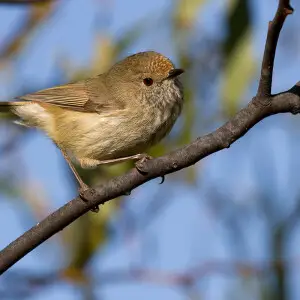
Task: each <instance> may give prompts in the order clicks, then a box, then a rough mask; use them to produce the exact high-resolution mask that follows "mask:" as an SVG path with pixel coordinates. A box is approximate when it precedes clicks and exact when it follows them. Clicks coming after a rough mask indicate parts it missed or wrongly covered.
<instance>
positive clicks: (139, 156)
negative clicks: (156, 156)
mask: <svg viewBox="0 0 300 300" xmlns="http://www.w3.org/2000/svg"><path fill="white" fill-rule="evenodd" d="M151 158H152V157H151V156H150V155H148V154H145V153H140V154H135V155H131V156H126V157H120V158H115V159H108V160H100V161H98V163H97V166H101V165H106V164H113V163H121V162H125V161H129V160H135V161H137V163H138V162H140V161H145V160H148V159H151Z"/></svg>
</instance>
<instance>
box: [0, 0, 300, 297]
mask: <svg viewBox="0 0 300 300" xmlns="http://www.w3.org/2000/svg"><path fill="white" fill-rule="evenodd" d="M97 2H99V3H98V4H97V5H98V6H99V9H98V13H99V11H100V13H99V15H97V13H96V12H97V10H96V9H95V7H96V3H97ZM171 3H172V1H160V0H152V1H137V0H129V1H126V5H124V1H122V0H115V1H112V2H111V4H110V1H97V0H73V1H66V2H65V4H64V5H63V9H61V10H60V11H59V12H58V13H57V14H56V15H55V17H54V18H52V19H51V20H50V21H49V22H47V24H45V25H44V26H43V28H41V29H40V30H38V31H37V32H36V33H35V35H34V36H33V37H32V42H31V43H28V45H27V46H26V50H25V52H24V53H23V54H22V55H21V56H20V57H17V58H16V59H15V61H14V64H15V66H17V68H16V69H17V70H18V72H15V71H14V72H12V73H11V74H9V72H1V73H0V98H1V99H3V100H5V99H6V98H7V97H10V96H12V95H14V93H15V92H16V91H17V90H19V89H21V88H22V87H24V86H26V85H27V84H29V85H32V83H34V85H35V86H37V87H45V86H47V84H49V82H51V81H52V80H53V78H55V74H56V72H57V61H58V59H59V58H60V57H67V58H68V59H71V61H72V62H74V63H75V64H76V65H77V66H78V67H82V66H84V65H86V64H88V62H89V59H90V56H91V53H92V47H93V43H92V40H93V33H94V24H95V22H96V21H97V20H98V21H97V22H99V17H101V6H105V5H106V6H110V5H111V15H110V16H111V18H109V20H108V21H107V22H104V23H103V24H102V23H100V24H99V26H100V27H101V30H103V31H106V32H108V33H109V34H112V35H113V36H119V35H122V32H123V30H124V28H125V29H126V28H130V27H131V25H132V24H135V22H136V20H141V19H143V18H145V17H146V18H147V22H149V25H150V27H151V22H154V23H155V22H157V20H160V18H161V17H162V12H163V11H164V10H165V9H166V8H167V7H168V6H169V5H170V4H171ZM223 4H224V3H223V2H222V1H221V0H217V1H214V2H213V4H212V5H211V9H212V10H211V11H210V13H211V15H213V16H218V15H220V14H221V12H222V9H223V8H224V6H223ZM295 5H297V3H295ZM275 9H276V1H275V0H268V1H259V0H256V1H254V2H253V5H252V10H253V11H254V12H255V13H254V14H253V22H254V51H255V56H256V58H257V60H258V63H259V62H260V60H261V57H262V52H263V47H264V40H265V35H266V28H267V22H268V21H269V20H270V19H271V18H272V17H273V15H274V12H275ZM299 9H300V7H299ZM23 13H24V8H23V7H15V8H11V7H8V6H6V7H5V6H3V7H1V8H0V20H1V21H0V22H1V26H0V41H1V40H4V39H5V37H6V35H7V34H8V33H9V32H10V30H11V29H12V28H14V26H16V24H17V21H18V19H19V18H20V16H21V15H23ZM86 16H89V17H88V18H87V17H86ZM202 16H203V19H201V18H200V17H202ZM97 18H98V19H97ZM297 19H298V20H297ZM299 20H300V18H298V17H297V15H296V14H295V15H294V16H293V17H291V18H288V21H287V25H286V26H287V27H288V26H296V25H297V24H298V26H299V25H300V24H299V23H300V21H299ZM218 23H220V20H218V19H215V18H209V14H207V13H206V14H203V15H202V14H201V16H200V15H199V21H197V26H199V27H201V25H203V24H205V26H204V29H203V30H207V31H211V32H212V34H214V33H215V34H217V33H218V27H217V26H216V24H218ZM97 24H98V23H97ZM285 30H286V28H284V30H283V35H284V34H285ZM161 31H162V32H165V31H166V32H165V33H163V35H164V34H165V35H166V34H167V30H165V29H164V28H162V29H161ZM285 39H287V37H285ZM35 41H38V46H37V43H36V42H35ZM297 41H298V43H299V39H298V40H297ZM281 45H282V44H280V45H279V48H278V52H277V57H276V65H275V77H274V88H273V91H274V92H279V91H282V90H285V89H288V88H290V87H291V86H293V84H295V83H296V82H297V81H298V79H299V63H300V51H299V44H295V45H294V46H295V47H294V48H293V49H291V50H289V53H287V52H286V51H281V50H282V49H283V47H281ZM149 48H151V49H155V50H157V51H160V52H162V53H164V54H166V55H169V56H171V57H172V55H173V51H172V47H171V46H170V45H169V44H168V43H165V42H164V38H163V37H161V35H159V36H156V35H155V34H154V35H148V34H146V33H145V38H142V39H141V40H140V41H139V42H138V43H137V44H135V45H133V47H132V48H131V49H130V51H131V52H136V51H141V50H145V49H149ZM254 87H256V83H255V84H254ZM253 93H254V90H252V91H251V95H253ZM298 118H299V117H297V116H290V115H286V116H275V117H272V118H269V119H267V120H264V121H263V122H261V123H260V124H258V125H257V126H256V127H255V128H254V129H253V130H251V131H250V132H249V134H247V136H245V137H244V138H242V139H241V140H239V141H238V142H236V143H235V144H234V145H233V146H232V147H231V148H230V149H229V150H226V151H222V152H220V153H217V154H214V155H212V156H211V157H209V158H207V159H205V160H204V161H203V163H201V164H199V165H198V167H199V170H198V172H199V181H198V182H197V185H196V186H195V187H189V186H186V185H184V184H180V183H178V186H176V187H175V186H174V185H173V184H172V182H171V183H170V182H168V181H167V182H166V183H165V184H164V185H163V186H159V185H158V184H157V182H156V181H154V182H150V183H148V184H146V185H145V186H143V187H141V188H139V189H138V190H137V191H136V192H134V193H133V195H132V196H131V197H130V199H129V200H128V204H127V205H128V209H131V210H132V211H133V212H134V213H141V214H142V213H143V210H144V209H145V207H144V202H143V199H141V198H145V201H146V203H147V201H148V200H147V199H148V198H149V199H150V198H151V197H152V196H151V195H156V196H155V197H158V198H161V201H167V200H168V201H170V204H169V205H168V206H167V208H166V209H164V210H163V212H162V213H161V214H160V215H159V216H157V218H156V219H155V220H154V221H153V222H151V224H150V225H149V226H146V228H145V230H144V231H142V232H138V233H137V236H136V243H134V244H133V246H132V247H131V246H130V245H127V244H126V243H124V240H122V237H120V238H119V239H118V238H116V240H113V241H111V243H109V245H107V247H106V249H103V250H102V251H101V252H100V253H98V254H97V255H96V257H95V258H94V261H93V263H92V265H91V266H90V268H91V272H92V273H93V274H95V277H97V275H96V274H97V272H99V271H101V270H102V271H104V270H110V269H111V268H125V267H126V266H128V264H133V265H136V266H140V265H143V266H147V267H149V268H154V269H159V270H168V271H184V270H189V269H190V268H192V267H193V266H194V264H195V262H201V261H207V260H213V259H216V258H225V259H228V258H230V257H232V256H234V254H233V253H231V252H230V247H228V245H226V243H225V241H224V236H225V235H226V227H225V226H223V224H222V223H220V222H219V221H218V220H217V219H215V215H214V212H213V210H210V209H209V206H208V205H207V204H206V199H207V198H208V197H207V195H208V193H209V191H210V188H211V186H213V187H214V188H217V189H218V190H220V191H221V192H222V193H224V194H226V195H230V197H229V198H230V201H232V202H233V203H236V204H237V205H238V206H239V207H241V208H244V210H245V211H247V210H249V211H252V210H255V207H256V205H257V203H255V201H254V200H253V199H256V198H255V196H256V195H257V193H259V192H263V193H266V194H268V195H270V197H271V199H272V201H276V202H278V203H282V202H283V201H284V205H281V207H282V210H281V211H280V212H278V213H282V214H287V213H288V210H289V209H290V208H291V207H292V204H293V199H294V197H295V196H296V195H297V194H298V193H299V187H298V176H297V173H298V170H299V164H300V160H299V161H298V159H297V157H298V153H299V150H300V144H299V140H300V139H299V131H298V128H299V120H298ZM0 134H3V135H5V133H3V131H1V132H0ZM20 155H21V156H22V158H23V162H24V164H25V166H24V168H25V169H26V170H27V173H26V179H27V180H29V179H31V180H38V182H39V183H40V184H41V185H42V186H43V187H44V188H45V190H46V193H47V197H48V198H49V199H51V204H50V207H51V208H52V209H55V208H58V207H60V206H61V205H63V204H64V203H65V202H66V201H68V200H70V199H71V198H72V197H74V196H75V194H74V191H73V190H72V188H71V186H69V181H68V179H67V178H66V176H67V173H66V171H65V168H62V167H61V166H62V164H63V163H64V162H63V159H62V157H61V155H60V152H59V150H57V149H56V148H55V146H54V145H53V144H52V143H51V141H50V140H48V139H47V138H46V137H45V136H44V135H43V134H41V133H35V134H34V135H31V138H30V139H25V141H24V142H22V152H21V153H20ZM1 161H2V159H1V158H0V163H1ZM146 195H147V197H146ZM170 199H171V200H170ZM141 200H142V201H141ZM18 206H19V203H17V202H12V201H9V200H7V201H5V198H3V197H2V196H1V201H0V207H1V210H0V211H1V217H0V228H7V230H5V234H0V246H1V247H4V246H5V245H7V244H8V243H9V241H11V240H13V239H15V238H16V237H17V236H19V235H20V234H22V232H23V231H24V230H25V229H26V228H25V227H26V226H27V227H28V228H29V227H30V226H32V225H33V224H30V223H28V222H25V224H26V225H25V226H24V222H23V221H22V220H20V213H18V210H19V209H20V208H19V207H18ZM23 209H24V208H23ZM247 216H248V217H249V220H248V219H247ZM118 222H119V221H118V220H116V221H115V223H114V224H112V226H118V224H119V223H118ZM243 222H244V223H243V226H242V228H241V230H242V231H244V232H246V234H247V236H248V237H249V238H248V239H247V243H246V248H247V249H246V252H245V254H244V257H241V258H242V259H245V258H246V259H265V258H268V257H267V255H268V249H267V246H266V247H259V246H258V245H260V244H262V243H264V231H265V230H266V228H265V224H264V223H263V222H262V221H261V219H260V218H259V216H257V219H254V220H253V216H249V215H247V214H246V215H245V219H244V220H243ZM247 222H248V223H247ZM247 224H252V225H253V224H254V226H252V225H251V226H247ZM258 232H259V233H260V234H257V233H258ZM49 245H50V246H49ZM48 246H49V247H48ZM297 246H299V234H298V233H297V232H296V233H295V237H294V239H293V241H292V242H291V245H290V248H289V249H288V250H287V252H288V253H292V254H293V255H294V256H296V255H297V254H299V253H297V251H296V250H295V249H296V248H297ZM148 248H149V249H155V252H154V253H151V252H150V253H148V252H147V249H148ZM212 249H213V251H212ZM60 250H61V249H60V248H59V247H58V246H57V245H56V244H55V243H54V242H51V241H50V242H49V243H47V245H44V246H42V247H39V248H38V249H36V250H35V251H33V252H32V253H31V254H29V255H28V256H26V257H25V258H24V259H22V260H21V261H20V262H19V263H18V264H17V265H16V266H15V267H14V268H21V267H27V268H30V269H34V270H46V269H51V268H55V267H57V266H59V265H60V264H61V262H62V261H63V257H61V256H60ZM148 251H149V250H148ZM145 253H146V254H147V255H146V254H145ZM58 257H59V258H58ZM294 278H297V277H295V276H294V277H293V280H294ZM234 284H235V279H234V277H226V276H208V277H207V278H205V279H204V280H203V281H201V283H200V285H199V289H200V291H201V293H203V295H205V296H206V297H207V299H214V300H215V299H225V298H226V297H225V296H226V295H227V294H226V293H227V292H229V291H230V288H231V287H233V285H234ZM292 290H293V295H294V297H295V299H297V296H299V295H300V290H299V289H296V288H293V289H292ZM96 295H97V296H98V297H99V299H100V298H101V299H102V298H103V299H123V297H124V295H126V298H127V299H140V298H141V297H143V298H144V299H156V298H157V299H165V298H169V299H187V298H186V295H185V294H184V293H183V292H182V291H180V289H177V288H169V287H161V286H159V285H150V284H136V283H131V284H110V285H107V286H102V285H100V286H99V288H97V289H96ZM100 296H102V297H100ZM298 298H299V297H298ZM32 299H49V300H50V299H80V293H79V292H78V291H77V290H76V289H74V287H72V286H68V285H65V284H64V285H63V284H57V285H55V286H51V287H49V288H46V289H43V290H41V292H40V293H37V294H35V296H34V297H32Z"/></svg>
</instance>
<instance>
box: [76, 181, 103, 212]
mask: <svg viewBox="0 0 300 300" xmlns="http://www.w3.org/2000/svg"><path fill="white" fill-rule="evenodd" d="M89 188H90V187H89V186H88V185H87V184H85V183H84V182H82V183H81V184H80V187H79V189H78V193H79V197H80V198H81V200H82V201H84V202H88V201H89V200H88V199H86V198H85V197H84V192H85V191H86V190H88V189H89ZM91 211H92V212H94V213H98V212H99V206H98V205H97V206H95V207H93V208H92V209H91Z"/></svg>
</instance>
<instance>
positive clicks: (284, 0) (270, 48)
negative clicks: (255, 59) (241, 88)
mask: <svg viewBox="0 0 300 300" xmlns="http://www.w3.org/2000/svg"><path fill="white" fill-rule="evenodd" d="M293 11H294V10H293V8H292V7H291V5H290V1H289V0H279V3H278V8H277V12H276V14H275V17H274V19H273V21H271V22H269V29H268V35H267V41H266V45H265V51H264V57H263V61H262V67H261V77H260V82H259V87H258V91H257V97H268V96H271V93H272V91H271V89H272V78H273V67H274V59H275V52H276V47H277V42H278V38H279V34H280V31H281V28H282V26H283V23H284V21H285V19H286V17H287V16H288V15H289V14H292V13H293Z"/></svg>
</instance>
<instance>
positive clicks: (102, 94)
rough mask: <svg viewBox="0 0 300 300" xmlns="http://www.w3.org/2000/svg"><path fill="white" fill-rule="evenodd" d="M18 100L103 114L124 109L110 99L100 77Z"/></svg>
mask: <svg viewBox="0 0 300 300" xmlns="http://www.w3.org/2000/svg"><path fill="white" fill-rule="evenodd" d="M18 99H20V100H25V101H34V102H43V103H47V104H52V105H56V106H59V107H62V108H66V109H70V110H76V111H82V112H97V113H101V112H103V111H107V110H111V109H112V108H114V109H121V108H122V105H121V103H113V102H115V101H113V99H111V98H110V97H109V93H108V92H107V89H106V87H105V86H104V84H103V82H102V81H101V79H100V76H97V77H93V78H90V79H86V80H81V81H78V82H75V83H68V84H65V85H60V86H55V87H52V88H49V89H45V90H41V91H38V92H35V93H32V94H27V95H24V96H21V97H18Z"/></svg>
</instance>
